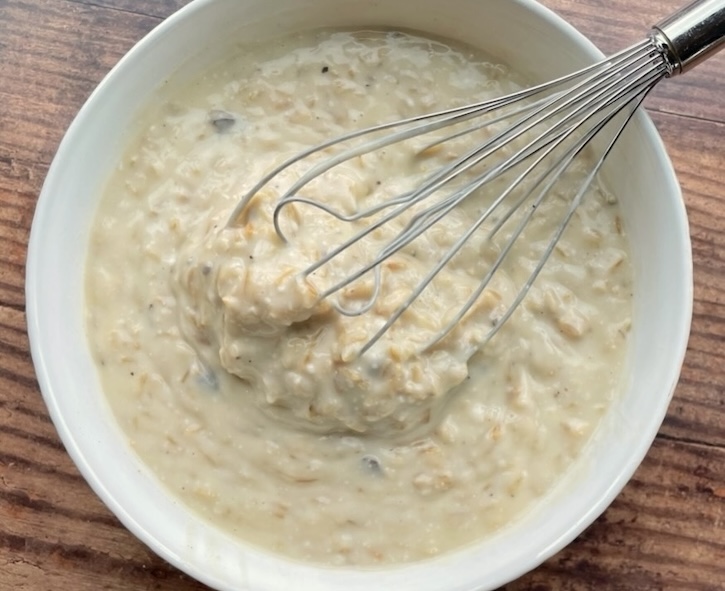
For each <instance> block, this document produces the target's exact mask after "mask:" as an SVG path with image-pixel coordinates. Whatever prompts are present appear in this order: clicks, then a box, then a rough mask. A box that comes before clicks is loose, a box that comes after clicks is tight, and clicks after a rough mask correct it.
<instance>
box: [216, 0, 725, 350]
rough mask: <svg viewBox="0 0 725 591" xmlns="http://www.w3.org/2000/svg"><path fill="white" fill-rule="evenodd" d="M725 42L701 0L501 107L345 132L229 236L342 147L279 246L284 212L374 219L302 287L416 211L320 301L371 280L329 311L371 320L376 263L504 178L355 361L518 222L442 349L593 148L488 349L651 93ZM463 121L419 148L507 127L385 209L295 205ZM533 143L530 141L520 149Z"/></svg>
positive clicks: (291, 196)
mask: <svg viewBox="0 0 725 591" xmlns="http://www.w3.org/2000/svg"><path fill="white" fill-rule="evenodd" d="M723 41H725V0H697V1H695V2H694V3H692V4H690V5H689V6H687V7H686V8H683V9H682V10H680V11H678V12H676V13H675V14H673V15H671V16H669V17H668V18H666V19H664V20H663V21H661V22H660V23H658V24H657V25H655V26H654V27H653V28H652V30H651V31H650V33H649V35H648V37H647V39H646V40H644V41H641V42H640V43H637V44H635V45H633V46H632V47H630V48H628V49H625V50H624V51H621V52H619V53H617V54H615V55H613V56H611V57H609V58H607V59H605V60H603V61H601V62H599V63H597V64H594V65H592V66H589V67H586V68H584V69H582V70H580V71H578V72H575V73H572V74H569V75H566V76H563V77H561V78H559V79H557V80H554V81H551V82H548V83H545V84H541V85H538V86H535V87H532V88H529V89H526V90H522V91H519V92H516V93H514V94H511V95H508V96H503V97H501V98H496V99H493V100H486V101H483V102H479V103H475V104H470V105H467V106H464V107H460V108H454V109H449V110H445V111H439V112H436V113H430V114H424V115H420V116H415V117H411V118H408V119H405V120H402V121H397V122H392V123H385V124H381V125H377V126H374V127H371V128H366V129H362V130H358V131H353V132H351V133H348V134H345V135H343V136H340V137H337V138H334V139H331V140H330V141H327V142H324V143H323V144H320V145H317V146H314V147H312V148H310V149H308V150H305V151H304V152H301V153H300V154H298V155H296V156H295V157H293V158H291V159H289V160H287V161H285V162H284V163H282V164H281V165H280V166H278V167H277V168H275V169H274V170H272V171H271V172H270V173H269V174H267V175H266V176H265V177H264V178H262V179H261V180H260V181H259V182H258V183H257V184H256V185H255V186H254V187H253V188H252V189H251V190H250V191H249V192H248V193H247V194H246V195H245V196H244V197H243V198H242V200H241V201H240V202H239V204H238V205H237V207H236V208H235V210H234V211H233V212H232V214H231V216H230V218H229V222H228V226H234V225H237V224H239V223H241V222H240V220H241V219H242V217H243V216H242V214H243V212H244V211H245V209H246V208H247V207H248V205H249V204H250V202H251V200H252V198H253V197H254V196H255V195H256V194H257V193H258V192H259V191H260V190H261V189H262V188H263V187H265V186H266V185H267V184H268V183H269V182H270V181H271V180H272V179H274V178H275V177H276V176H277V175H279V173H280V172H282V171H283V170H285V169H287V168H289V167H290V166H292V165H294V164H296V163H298V162H300V161H302V160H304V159H305V158H307V157H309V156H311V155H313V154H315V153H317V152H321V151H329V150H330V149H333V148H339V151H338V152H337V153H335V154H334V155H332V156H331V157H329V158H328V159H326V160H324V161H322V162H321V163H319V164H316V165H313V166H312V167H311V168H310V169H309V170H308V171H307V172H306V173H305V174H304V175H303V176H301V177H300V178H299V180H298V181H297V182H295V183H294V184H293V185H292V186H290V187H289V188H288V189H287V190H286V191H285V192H284V193H283V194H282V195H281V197H280V198H279V201H278V203H277V205H276V208H275V211H274V218H273V219H274V226H275V230H276V232H277V234H278V235H279V236H280V237H281V238H282V239H283V240H286V238H285V235H284V233H283V231H282V229H281V227H280V215H281V213H282V211H283V210H284V208H285V207H286V206H287V205H289V204H291V203H305V204H307V205H310V206H313V207H317V208H320V209H321V210H323V211H325V212H327V213H328V214H330V215H333V216H335V217H336V218H337V219H339V220H342V221H358V220H363V219H365V218H369V217H372V216H378V217H377V218H376V219H374V220H373V221H372V222H371V223H370V224H369V225H367V226H365V227H364V228H363V229H361V230H359V231H358V232H356V233H354V235H353V236H352V237H351V238H349V239H348V240H346V241H344V242H343V243H342V244H340V245H339V246H337V247H336V248H335V249H334V250H332V251H331V252H328V253H327V254H326V255H325V256H324V257H323V258H321V259H320V260H318V261H317V262H315V263H314V264H313V265H311V266H310V267H308V268H307V269H305V270H304V272H303V274H304V275H305V276H307V275H309V274H311V273H313V272H314V271H316V270H317V269H319V268H321V267H323V266H324V265H327V264H328V263H330V261H332V260H333V259H334V258H336V257H338V256H339V255H340V254H341V253H343V252H344V251H346V250H347V249H349V248H350V247H351V246H352V245H354V244H355V243H356V242H358V241H360V240H362V239H363V238H364V237H365V236H367V235H368V234H370V233H371V232H373V231H374V230H376V229H377V228H380V227H381V226H383V225H385V224H387V223H388V222H390V221H391V220H393V219H394V218H397V217H398V216H400V215H401V214H403V213H404V212H406V211H408V210H410V208H412V207H414V206H415V212H414V214H413V215H412V217H411V218H410V220H409V221H408V222H407V224H406V225H405V227H404V229H403V230H402V232H400V233H399V234H398V235H396V237H395V238H394V239H393V240H392V241H391V242H390V243H388V244H387V245H385V246H384V247H383V248H382V249H381V250H380V251H379V252H378V253H377V255H376V256H374V257H373V258H372V259H371V260H370V261H368V262H367V263H364V264H362V265H361V266H360V267H359V268H358V269H356V270H355V271H354V272H352V273H351V274H350V275H348V276H347V277H345V278H344V279H343V280H341V281H338V282H336V283H335V284H334V285H332V286H331V287H329V288H328V289H327V290H326V291H324V292H323V293H322V294H320V298H328V297H330V296H332V295H333V294H335V293H337V292H339V291H340V290H342V289H343V288H345V287H346V286H348V285H350V284H351V283H353V282H355V281H357V280H358V279H360V278H361V277H363V276H364V275H366V274H367V273H371V272H372V273H373V274H374V277H375V289H374V293H373V295H372V296H371V298H370V299H369V300H368V301H367V302H366V303H365V304H364V305H362V306H359V307H357V308H355V309H352V310H351V309H348V308H346V307H344V306H343V305H341V304H340V303H339V302H337V303H336V304H335V305H336V308H337V309H338V310H339V312H340V313H342V314H346V315H359V314H363V313H365V312H367V311H369V310H370V309H371V307H372V306H373V305H374V303H375V300H376V299H377V297H378V295H379V293H380V277H381V275H380V266H381V264H382V263H383V262H384V261H386V260H387V259H388V258H389V257H391V256H392V255H393V254H395V253H396V252H398V251H400V250H401V249H403V248H405V247H406V246H407V245H409V244H410V243H411V242H412V241H413V240H415V239H416V238H417V237H418V236H420V235H421V234H422V233H424V232H426V231H427V230H428V229H430V228H431V227H432V226H433V225H435V224H436V223H437V222H438V221H440V220H441V219H442V218H443V217H444V216H446V215H447V214H448V213H449V212H451V210H453V209H454V208H456V207H457V206H459V205H460V204H461V203H463V202H464V201H465V200H466V199H468V198H469V197H470V196H471V195H472V194H473V193H474V192H476V191H478V190H479V189H481V188H482V187H485V186H487V185H489V184H490V183H492V182H493V181H494V180H496V179H500V178H502V177H503V175H508V176H507V177H506V178H507V179H508V178H512V180H511V181H510V183H509V184H508V185H507V187H506V189H505V190H504V191H502V192H500V194H498V195H497V196H496V197H495V198H494V200H493V202H492V203H491V204H490V205H489V206H488V207H486V208H485V210H484V211H483V212H481V214H480V215H479V216H478V218H477V219H475V220H474V221H473V223H472V224H471V226H470V227H469V229H468V230H467V231H466V232H465V233H464V234H463V235H462V236H460V238H459V239H458V240H457V241H456V242H455V243H454V244H453V246H452V247H451V248H450V249H449V250H448V252H446V253H445V254H443V255H442V256H441V258H440V260H439V261H438V263H437V264H436V265H435V266H434V267H433V268H432V269H431V270H430V272H429V273H428V274H427V275H425V276H424V277H422V278H421V281H420V283H419V284H418V285H417V287H415V289H413V290H412V291H411V293H410V295H409V296H408V298H407V299H406V300H405V301H404V302H403V303H402V304H401V305H400V306H399V307H398V308H397V310H396V311H395V312H394V313H393V314H392V315H391V316H390V317H389V318H388V319H387V321H386V322H385V324H384V325H383V326H382V327H381V328H380V329H379V330H378V331H377V332H376V333H375V334H374V335H373V336H372V337H371V338H370V340H369V341H368V342H367V343H366V345H365V346H364V347H363V349H362V350H361V354H362V353H364V352H365V351H367V350H368V349H369V348H370V347H371V346H372V345H373V344H374V343H375V342H377V341H378V340H379V339H380V337H381V336H382V335H383V334H384V333H385V332H386V331H387V330H388V329H389V328H390V326H391V325H392V324H393V323H394V322H396V320H398V318H399V317H400V316H401V315H402V314H403V313H404V312H405V310H406V309H407V308H408V307H409V306H410V305H412V303H413V302H414V301H415V300H416V299H417V298H418V297H419V296H420V294H421V293H422V292H423V291H424V290H425V289H426V288H427V287H428V285H429V284H430V283H431V282H432V281H433V279H434V277H435V276H436V275H437V274H438V273H439V272H440V271H441V269H443V268H444V266H445V265H447V264H448V263H449V262H450V261H451V259H452V258H453V257H454V256H455V255H456V254H457V253H458V252H459V251H460V250H461V248H462V247H463V245H464V244H465V243H466V242H467V241H468V240H469V239H470V237H471V236H472V235H473V233H474V232H477V231H480V229H481V226H482V225H483V224H484V223H485V222H487V221H489V222H491V221H493V220H495V221H493V227H492V229H490V230H489V232H490V234H489V235H490V236H493V234H495V233H496V232H498V230H499V229H500V228H501V227H502V226H503V225H504V224H505V223H506V222H508V221H509V219H511V218H512V216H513V215H514V213H516V212H518V217H517V218H516V220H517V221H518V223H517V224H516V225H515V227H514V230H513V231H512V233H511V235H510V238H509V239H508V240H507V241H506V242H505V244H504V246H503V248H502V249H501V251H500V254H499V255H498V258H497V259H496V260H495V261H494V262H493V264H492V265H491V267H490V268H489V270H488V272H487V273H486V274H485V276H484V277H482V278H481V282H480V284H479V286H478V288H477V289H476V290H474V292H473V293H472V294H471V295H470V297H468V299H467V300H466V301H465V303H464V304H463V305H462V306H461V308H460V311H459V312H458V313H457V314H456V315H455V317H454V318H453V319H452V320H451V321H450V323H448V324H447V326H446V327H445V328H444V329H443V330H442V331H441V332H440V333H439V334H437V335H436V336H435V338H434V339H433V340H432V341H431V343H430V344H429V345H428V346H429V347H430V346H433V345H434V344H436V343H438V342H439V341H440V340H441V339H443V338H444V337H445V336H446V335H447V334H448V333H449V332H450V331H451V330H452V329H453V328H454V327H455V326H456V324H457V323H458V322H459V321H460V320H461V319H462V318H463V317H464V316H465V314H466V313H467V312H468V311H469V310H470V308H471V307H472V306H473V304H474V303H475V302H476V300H477V299H478V298H479V297H480V296H481V294H482V293H483V292H484V290H485V289H486V287H487V286H488V285H489V283H490V281H491V279H492V277H493V275H494V274H495V273H496V271H497V270H498V269H499V267H500V266H501V265H502V263H503V261H504V259H505V258H506V256H507V254H508V253H509V251H510V250H511V248H512V246H513V244H514V242H515V241H516V240H517V238H518V237H519V236H520V235H521V233H522V232H523V230H524V228H525V227H526V226H527V225H528V224H529V222H530V220H531V219H532V216H533V215H534V214H535V212H536V210H537V208H538V206H539V205H541V203H542V202H543V201H544V199H546V197H547V196H548V195H549V194H550V193H551V189H552V187H553V186H554V185H555V184H556V182H557V180H558V179H559V178H560V177H561V175H562V174H564V172H565V171H566V170H567V169H569V168H570V167H571V166H572V163H573V162H574V161H575V160H576V159H577V157H578V156H580V155H581V153H582V152H583V151H584V149H585V148H586V146H587V145H589V144H590V143H591V142H592V141H593V139H594V138H595V137H597V146H598V150H600V156H599V157H598V158H595V159H593V163H592V166H591V168H590V170H589V172H588V174H587V175H586V176H585V178H584V181H583V182H582V184H581V187H580V189H579V191H578V192H577V193H576V194H575V195H574V196H573V197H572V198H571V201H570V204H569V206H568V209H567V210H566V213H565V215H564V217H563V218H562V220H561V222H560V223H559V225H558V226H557V228H556V230H555V231H554V233H553V235H552V236H551V239H550V241H549V243H548V246H547V247H546V249H545V250H544V253H543V256H542V257H541V259H540V260H539V261H538V263H537V264H536V266H535V268H534V270H533V271H532V272H531V274H530V275H529V277H528V279H527V280H526V282H525V283H524V285H523V286H522V287H521V288H520V290H519V291H518V293H517V294H516V297H515V298H514V299H513V301H512V303H511V304H510V305H509V306H508V309H507V310H506V312H505V313H504V314H503V315H502V316H501V317H500V318H499V319H498V320H497V322H496V323H494V325H493V326H492V328H491V330H490V332H489V333H488V336H487V337H486V341H487V340H488V339H490V338H491V337H493V335H494V334H495V333H496V332H497V331H498V330H499V328H500V327H501V326H502V325H503V324H504V322H505V321H506V320H507V319H508V318H509V317H510V316H511V314H513V312H514V310H515V309H516V307H517V306H518V305H519V304H520V303H521V301H522V300H523V299H524V297H525V296H526V294H527V292H528V291H529V289H530V287H531V285H532V283H533V282H534V280H535V279H536V277H537V276H538V274H539V273H540V271H541V269H542V268H543V267H544V265H545V263H546V261H547V260H548V258H549V257H550V255H551V253H552V252H553V250H554V248H555V246H556V244H557V242H558V241H559V239H560V237H561V235H562V234H563V232H564V230H565V228H566V227H567V224H568V223H569V221H570V219H571V218H572V215H573V214H574V212H575V210H576V209H577V207H578V206H579V204H580V202H581V200H582V198H583V197H584V194H585V193H586V191H587V189H588V187H589V186H590V185H591V183H592V182H593V180H594V178H595V176H596V174H597V172H598V171H599V170H600V168H601V167H602V164H603V162H604V160H605V159H606V157H607V155H608V154H609V153H610V151H611V149H612V147H613V146H614V145H615V143H616V141H617V139H618V138H619V137H620V135H621V134H622V131H623V130H624V129H625V127H626V125H627V123H628V122H629V120H630V119H631V118H632V116H633V115H634V113H635V112H636V110H637V108H638V107H639V106H640V104H641V103H642V101H643V100H644V98H645V97H646V96H647V94H648V93H649V91H650V90H651V89H652V88H653V87H654V86H655V85H656V84H657V83H658V82H659V81H660V80H661V79H662V78H665V77H670V76H674V75H676V74H680V73H683V72H685V71H687V70H689V69H690V68H692V67H693V66H695V65H696V64H697V63H699V62H700V61H702V60H704V59H706V58H707V57H709V56H711V55H712V54H714V53H715V52H716V51H718V50H719V49H720V48H721V47H722V45H723ZM474 120H476V121H474ZM463 122H468V123H467V124H466V126H465V129H463V130H461V131H458V130H457V131H455V132H454V133H449V134H447V135H446V136H445V137H440V134H434V135H432V136H431V137H432V138H433V139H431V141H430V143H428V144H426V146H425V149H428V148H430V147H432V146H434V145H437V144H440V143H443V142H447V141H449V140H452V139H454V138H457V137H459V136H461V135H464V134H467V133H471V132H474V131H476V130H479V129H483V128H485V127H487V126H494V125H496V126H497V127H494V128H492V129H499V127H500V126H501V125H502V123H504V124H505V127H504V129H503V130H499V131H494V132H493V133H492V134H491V135H490V136H489V137H488V138H487V139H486V140H485V141H483V142H482V143H481V144H479V145H476V146H475V148H474V149H471V150H469V151H468V152H466V153H464V154H461V155H460V156H459V157H457V158H455V159H454V160H453V161H452V162H451V163H450V164H448V165H446V166H444V167H443V168H441V169H440V170H438V171H436V172H435V173H433V174H430V175H429V176H428V177H427V178H426V179H425V180H424V182H422V183H421V184H420V185H419V186H417V187H415V188H414V189H413V190H410V191H407V192H405V193H404V194H401V195H397V196H395V197H393V198H389V199H385V200H384V201H381V202H379V203H376V204H375V205H373V206H371V207H368V208H367V209H365V210H363V211H358V212H356V213H355V214H353V215H344V214H342V213H340V212H338V211H336V210H334V209H332V208H331V207H330V206H328V205H327V204H325V203H320V202H318V201H315V200H314V199H312V198H309V197H304V196H301V195H300V190H301V189H303V188H304V187H305V186H306V185H307V184H309V183H310V182H311V181H312V180H314V179H315V178H317V177H318V176H319V175H322V174H324V173H325V172H327V171H329V170H330V169H331V168H333V167H335V166H337V165H339V164H340V163H342V162H345V161H347V160H350V159H352V158H355V157H357V156H360V155H362V154H365V153H369V152H371V151H374V150H380V149H382V148H385V147H387V146H390V145H391V144H395V143H397V142H401V141H404V140H408V139H410V138H414V137H417V136H422V135H424V134H433V132H438V130H441V129H443V128H447V127H449V126H453V125H455V124H460V123H463ZM384 132H387V133H384ZM529 137H530V138H533V139H528V138H529ZM360 138H364V141H362V142H359V140H360ZM368 138H372V139H368ZM522 138H524V139H522ZM600 138H601V139H600ZM514 142H518V143H516V146H517V147H516V149H514V150H502V148H504V147H506V146H511V145H512V143H514ZM503 152H506V155H505V156H501V155H500V154H502V153H503ZM524 187H525V188H524ZM517 188H519V192H518V193H517V192H516V191H515V190H516V189H517ZM519 193H521V194H519ZM434 195H435V198H431V197H432V196H434Z"/></svg>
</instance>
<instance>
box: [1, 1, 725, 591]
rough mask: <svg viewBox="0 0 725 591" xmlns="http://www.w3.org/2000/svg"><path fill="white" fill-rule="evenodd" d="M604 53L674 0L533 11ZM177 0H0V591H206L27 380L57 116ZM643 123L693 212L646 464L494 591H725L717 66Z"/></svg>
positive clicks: (723, 122)
mask: <svg viewBox="0 0 725 591" xmlns="http://www.w3.org/2000/svg"><path fill="white" fill-rule="evenodd" d="M543 1H544V4H545V5H547V6H549V7H550V8H552V9H554V10H555V11H557V12H559V13H560V14H562V15H563V16H564V17H565V18H567V19H568V20H569V21H570V22H572V23H573V24H574V25H575V26H577V27H578V28H579V29H580V30H581V31H583V32H584V33H586V34H587V35H588V36H589V37H590V38H591V39H592V40H593V41H594V42H595V43H597V44H598V45H599V46H600V47H601V49H602V50H604V51H605V52H611V51H614V50H616V49H618V48H621V47H623V46H625V45H627V44H629V43H630V42H633V41H636V40H638V39H640V38H641V37H642V35H643V34H644V32H645V31H646V30H647V29H648V27H649V25H651V24H652V23H653V22H655V21H656V20H657V19H658V18H659V17H661V16H664V15H665V14H667V13H669V12H671V11H673V10H675V9H676V8H678V6H679V4H680V0H543ZM183 4H185V2H184V0H0V590H3V591H4V590H6V589H7V590H10V589H12V590H32V591H35V590H69V591H70V590H73V591H84V590H93V591H95V590H98V589H109V590H122V589H123V590H125V589H134V590H151V589H154V590H163V591H171V590H173V591H191V590H200V589H204V587H203V585H201V584H200V583H197V582H195V581H193V580H192V579H190V578H189V577H187V576H186V575H184V574H183V573H180V572H179V571H177V570H176V569H174V568H173V567H171V566H169V565H168V564H167V563H166V562H164V561H163V560H161V559H160V558H158V557H156V556H155V555H154V554H153V553H152V552H151V551H150V550H148V549H147V548H146V547H145V546H144V545H142V544H141V543H140V542H139V541H137V540H136V539H135V538H134V537H133V536H132V535H131V534H130V533H129V532H128V531H127V530H126V529H125V528H124V527H123V526H121V525H120V524H119V522H118V521H117V520H116V518H115V517H114V516H113V515H112V514H111V513H110V512H109V510H108V509H107V508H106V507H105V506H104V505H103V504H102V503H101V502H100V501H99V500H98V498H97V497H96V496H95V495H94V493H93V492H92V491H91V489H90V488H89V487H88V485H87V484H86V483H85V481H84V480H83V479H82V478H81V476H80V475H79V473H78V471H77V470H76V468H75V466H74V464H73V463H72V461H71V460H70V458H69V456H68V455H67V454H66V452H65V450H64V448H63V446H62V444H61V443H60V440H59V439H58V436H57V434H56V432H55V429H54V427H53V425H52V423H51V422H50V419H49V417H48V413H47V411H46V408H45V405H44V403H43V401H42V398H41V396H40V392H39V389H38V386H37V382H36V379H35V374H34V371H33V367H32V363H31V359H30V354H29V347H28V339H27V336H26V325H25V315H24V292H23V289H24V287H23V285H24V264H25V256H26V247H27V241H28V234H29V231H30V225H31V222H32V215H33V210H34V207H35V202H36V199H37V196H38V193H39V191H40V188H41V185H42V182H43V178H44V176H45V174H46V171H47V169H48V166H49V164H50V161H51V159H52V157H53V154H54V152H55V150H56V148H57V146H58V143H59V142H60V140H61V138H62V135H63V133H64V131H65V129H66V128H67V126H68V124H69V123H70V122H71V119H72V118H73V116H74V115H75V113H76V112H77V111H78V109H79V108H80V106H81V105H82V104H83V102H84V100H85V99H86V98H87V97H88V95H89V94H90V92H91V91H92V90H93V88H94V87H95V85H96V84H97V83H98V82H99V81H100V80H101V78H102V77H103V76H104V75H105V74H106V73H107V72H108V70H109V69H110V68H111V67H112V66H113V65H114V64H115V63H116V62H117V61H118V59H119V58H120V57H121V56H122V55H123V54H124V53H125V52H126V51H127V50H128V49H129V48H130V47H131V46H132V45H133V44H134V43H135V42H136V41H137V40H139V39H140V38H141V37H142V36H143V35H144V34H145V33H147V32H148V31H149V30H151V29H152V28H153V27H154V26H155V25H157V24H158V23H159V22H160V21H161V20H162V19H163V18H164V17H166V16H167V15H169V14H171V13H172V12H173V11H174V10H176V9H177V8H179V7H181V6H182V5H183ZM647 106H648V109H649V111H650V113H651V114H652V117H653V119H654V121H655V123H656V125H657V127H658V128H659V130H660V132H661V134H662V137H663V138H664V141H665V143H666V145H667V147H668V151H669V153H670V156H671V158H672V160H673V162H674V165H675V168H676V170H677V173H678V175H679V179H680V181H681V184H682V188H683V192H684V196H685V200H686V204H687V208H688V211H689V216H690V228H691V233H692V246H693V257H694V268H695V309H694V318H693V326H692V336H691V339H690V345H689V349H688V352H687V357H686V359H685V364H684V368H683V371H682V377H681V380H680V383H679V385H678V387H677V390H676V392H675V396H674V399H673V401H672V404H671V406H670V410H669V413H668V414H667V418H666V419H665V421H664V424H663V425H662V428H661V430H660V433H659V435H658V436H657V438H656V440H655V442H654V445H653V446H652V448H651V450H650V452H649V454H648V455H647V457H646V458H645V460H644V462H643V463H642V465H641V467H640V468H639V470H638V471H637V472H636V474H635V476H634V478H633V479H632V481H631V482H630V483H629V484H628V485H627V486H626V487H625V489H624V490H623V492H622V493H621V494H620V495H619V497H618V498H617V499H616V500H615V502H614V503H613V504H612V506H611V507H610V508H609V509H608V510H607V511H606V512H605V513H604V514H603V515H602V516H601V517H600V518H599V519H598V520H597V521H596V522H595V523H594V524H593V525H592V526H591V527H589V528H588V529H587V530H586V531H585V532H584V533H583V534H582V535H581V536H580V537H579V538H578V539H577V540H575V541H574V542H573V543H572V544H571V545H570V546H568V547H567V548H566V549H564V550H563V551H561V552H560V553H559V554H557V555H556V556H554V557H553V558H551V559H550V560H548V561H547V562H546V563H545V564H543V565H542V566H540V567H539V568H538V569H536V570H534V571H533V572H531V573H529V574H527V575H526V576H524V577H522V578H521V579H519V580H517V581H515V582H512V583H510V584H509V585H506V587H505V589H506V591H554V590H562V591H575V590H576V591H580V590H587V589H597V590H610V589H611V590H623V591H626V590H632V591H643V590H650V589H652V590H659V589H663V590H703V591H704V590H712V591H716V590H719V589H725V52H722V53H721V54H720V55H718V56H716V57H715V58H713V59H712V60H710V61H708V62H707V63H705V64H703V65H702V66H701V67H700V68H698V69H696V70H694V71H692V72H691V73H689V74H688V75H687V76H683V77H681V78H679V79H673V80H668V81H666V82H665V83H663V84H661V85H660V86H659V87H658V88H657V89H656V90H655V91H654V93H653V94H652V96H651V97H650V98H649V99H648V103H647Z"/></svg>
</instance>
